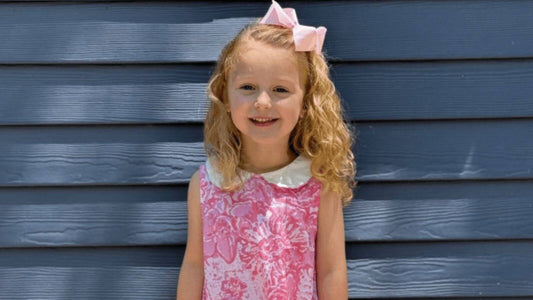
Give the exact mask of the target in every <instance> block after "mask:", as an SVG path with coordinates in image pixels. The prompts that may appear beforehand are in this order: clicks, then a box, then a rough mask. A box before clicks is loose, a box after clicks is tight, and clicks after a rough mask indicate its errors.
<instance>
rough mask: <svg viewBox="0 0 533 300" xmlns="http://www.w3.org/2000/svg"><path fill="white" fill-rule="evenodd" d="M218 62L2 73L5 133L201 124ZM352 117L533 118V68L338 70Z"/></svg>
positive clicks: (423, 65) (428, 65) (378, 66)
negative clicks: (52, 127) (24, 128)
mask: <svg viewBox="0 0 533 300" xmlns="http://www.w3.org/2000/svg"><path fill="white" fill-rule="evenodd" d="M212 68H213V65H212V64H205V65H147V66H139V65H129V66H123V65H99V66H0V115H1V116H2V118H1V119H0V125H15V124H21V125H29V124H124V123H129V124H132V123H168V124H174V123H190V122H193V123H201V122H203V120H204V118H205V114H206V112H207V105H208V100H207V95H206V91H205V90H206V87H207V81H208V79H209V75H210V72H211V70H212ZM331 73H332V75H333V77H334V81H335V84H336V87H337V89H338V91H339V93H340V95H341V97H342V99H343V105H344V106H345V109H346V114H347V117H348V119H350V120H352V121H356V122H357V121H370V120H416V119H423V120H428V119H454V118H462V119H464V118H475V119H480V118H500V117H505V118H518V117H529V116H532V115H533V104H532V103H531V101H529V99H530V96H529V95H531V94H532V93H533V84H531V83H532V82H533V63H531V62H529V61H513V60H502V61H460V62H435V61H431V62H409V63H403V62H388V63H345V62H343V63H341V62H339V63H334V64H332V72H331Z"/></svg>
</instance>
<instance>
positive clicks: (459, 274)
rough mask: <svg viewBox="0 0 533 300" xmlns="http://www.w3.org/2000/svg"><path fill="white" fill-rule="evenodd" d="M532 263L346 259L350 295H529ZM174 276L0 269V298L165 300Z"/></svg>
mask: <svg viewBox="0 0 533 300" xmlns="http://www.w3.org/2000/svg"><path fill="white" fill-rule="evenodd" d="M532 262H533V257H531V255H529V256H509V255H506V256H503V255H499V256H486V257H485V256H481V257H477V258H468V259H465V258H456V257H436V258H413V259H379V260H370V259H369V260H355V261H353V260H349V261H348V282H349V285H348V289H349V296H350V298H370V297H380V298H381V297H387V298H400V297H427V296H433V297H438V298H440V297H491V296H503V297H505V296H523V297H525V296H533V277H532V276H533V275H532V274H531V272H530V270H531V268H532V267H533V264H532ZM504 270H507V271H509V272H503V271H504ZM178 274H179V268H178V267H139V266H123V267H119V268H117V267H105V266H97V265H96V266H93V267H47V266H35V267H25V268H9V267H7V268H6V267H2V268H0V297H9V298H10V299H28V298H35V297H38V298H39V299H72V298H84V299H102V298H113V299H118V298H120V299H125V298H127V299H147V298H150V299H159V298H162V299H167V298H170V297H174V296H175V292H176V291H175V289H176V283H177V279H178Z"/></svg>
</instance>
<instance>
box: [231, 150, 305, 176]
mask: <svg viewBox="0 0 533 300" xmlns="http://www.w3.org/2000/svg"><path fill="white" fill-rule="evenodd" d="M297 156H298V155H297V154H295V153H294V152H293V151H292V150H291V149H290V148H288V149H287V151H283V152H263V153H259V152H254V153H253V154H252V155H250V154H248V153H246V151H243V153H242V156H241V164H240V165H239V168H241V169H243V170H245V171H248V172H251V173H255V174H261V173H267V172H272V171H275V170H278V169H281V168H283V167H285V166H286V165H288V164H290V163H291V162H292V161H294V160H295V159H296V157H297Z"/></svg>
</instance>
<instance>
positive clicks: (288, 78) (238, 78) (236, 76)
mask: <svg viewBox="0 0 533 300" xmlns="http://www.w3.org/2000/svg"><path fill="white" fill-rule="evenodd" d="M253 77H254V76H253V75H240V76H239V75H235V76H234V80H236V81H237V80H246V79H249V78H253ZM274 80H277V81H282V82H287V83H289V84H296V81H295V80H293V79H292V78H290V77H279V78H275V79H274Z"/></svg>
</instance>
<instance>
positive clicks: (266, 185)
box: [199, 156, 322, 300]
mask: <svg viewBox="0 0 533 300" xmlns="http://www.w3.org/2000/svg"><path fill="white" fill-rule="evenodd" d="M310 164H311V160H310V159H308V158H304V157H302V156H298V157H297V158H296V159H295V160H293V161H292V162H291V163H290V164H288V165H287V166H285V167H283V168H281V169H278V170H275V171H272V172H268V173H262V174H254V173H249V172H245V176H244V179H245V184H244V187H243V189H242V190H240V191H235V192H230V193H227V192H224V191H223V190H222V189H221V188H220V186H221V185H220V182H221V175H220V174H218V173H217V172H216V171H215V169H214V168H213V167H212V166H211V164H210V162H209V160H207V161H206V163H205V164H204V165H202V166H200V170H199V177H200V202H201V205H200V206H201V212H202V222H203V226H202V234H203V237H202V238H203V256H204V283H203V291H202V299H204V300H215V299H216V300H224V299H254V300H255V299H257V300H260V299H269V300H292V299H297V300H300V299H301V300H304V299H305V300H310V299H318V297H317V287H316V268H315V242H316V232H317V220H318V205H319V202H320V190H321V187H322V183H321V182H320V181H319V180H318V179H316V178H314V177H312V176H311V173H310V168H309V167H310Z"/></svg>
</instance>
